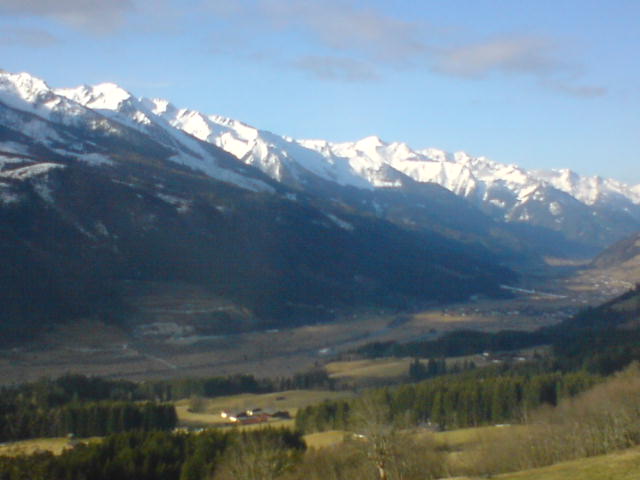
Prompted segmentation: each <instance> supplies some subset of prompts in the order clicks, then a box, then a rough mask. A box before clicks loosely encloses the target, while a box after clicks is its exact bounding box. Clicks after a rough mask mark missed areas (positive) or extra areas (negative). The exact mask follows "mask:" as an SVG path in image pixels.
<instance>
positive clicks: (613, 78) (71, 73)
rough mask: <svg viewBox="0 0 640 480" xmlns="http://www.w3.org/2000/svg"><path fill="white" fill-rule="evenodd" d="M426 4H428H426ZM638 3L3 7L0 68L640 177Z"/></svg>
mask: <svg viewBox="0 0 640 480" xmlns="http://www.w3.org/2000/svg"><path fill="white" fill-rule="evenodd" d="M416 3H417V5H416ZM638 18H640V2H637V1H635V0H612V1H610V2H602V1H596V0H582V1H578V0H556V1H550V0H539V1H538V2H511V1H507V0H449V1H447V2H440V1H436V0H425V1H423V2H414V1H410V0H395V1H382V0H371V1H356V0H323V1H318V0H316V1H311V0H236V1H233V2H230V1H225V0H188V1H181V2H178V1H177V0H156V1H151V0H110V1H109V2H103V1H91V0H58V1H56V2H51V1H49V0H0V58H1V61H0V68H4V69H6V70H8V71H27V72H30V73H32V74H34V75H36V76H39V77H42V78H43V79H45V80H46V81H47V82H48V83H49V84H51V86H53V87H72V86H75V85H78V84H80V83H87V84H94V83H100V82H105V81H113V82H115V83H118V84H119V85H121V86H122V87H124V88H126V89H128V90H130V91H131V92H132V93H134V94H135V95H140V96H147V97H161V98H166V99H168V100H170V101H172V102H173V103H175V104H176V105H177V106H180V107H188V108H193V109H196V110H199V111H202V112H204V113H207V114H221V115H224V116H228V117H231V118H235V119H238V120H241V121H244V122H247V123H249V124H252V125H254V126H256V127H258V128H261V129H266V130H271V131H273V132H275V133H278V134H281V135H287V136H291V137H293V138H324V139H327V140H330V141H347V140H355V139H358V138H362V137H364V136H367V135H371V134H375V135H379V136H380V137H382V138H383V139H385V140H387V141H404V142H407V143H408V144H409V145H411V146H412V147H413V148H415V149H418V148H424V147H436V148H441V149H444V150H448V151H456V150H465V151H467V152H469V153H470V154H472V155H484V156H487V157H490V158H491V159H493V160H496V161H499V162H503V163H515V164H519V165H522V166H524V167H526V168H563V167H568V168H571V169H573V170H576V171H578V172H580V173H583V174H588V175H594V174H599V175H602V176H609V177H613V178H617V179H619V180H622V181H624V182H626V183H631V184H632V183H640V168H638V167H637V163H638V160H639V159H638V151H640V115H639V113H638V112H640V109H639V108H638V107H640V101H639V100H640V82H638V77H639V73H640V61H639V60H638V59H637V57H638V56H637V53H636V52H637V51H638V49H640V32H639V30H640V29H638V28H637V19H638Z"/></svg>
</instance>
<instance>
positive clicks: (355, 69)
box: [291, 55, 378, 82]
mask: <svg viewBox="0 0 640 480" xmlns="http://www.w3.org/2000/svg"><path fill="white" fill-rule="evenodd" d="M291 66H293V67H294V68H297V69H300V70H302V71H305V72H307V73H309V74H311V75H313V76H315V77H318V78H321V79H323V80H338V81H345V82H359V81H368V80H375V79H376V78H378V75H377V74H376V72H375V70H374V69H373V68H372V67H371V66H370V65H369V64H367V63H365V62H362V61H359V60H355V59H351V58H341V57H329V56H317V55H309V56H305V57H301V58H299V59H297V60H295V61H293V62H292V63H291Z"/></svg>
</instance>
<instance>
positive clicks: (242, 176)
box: [0, 73, 640, 242]
mask: <svg viewBox="0 0 640 480" xmlns="http://www.w3.org/2000/svg"><path fill="white" fill-rule="evenodd" d="M0 102H3V103H5V104H6V105H7V106H9V107H11V108H14V109H18V110H22V111H26V112H29V113H32V114H34V115H37V116H39V117H42V118H44V119H45V120H47V121H48V122H54V123H56V122H57V123H62V124H65V125H76V124H79V123H81V122H85V123H88V124H89V125H91V128H94V129H116V130H117V129H118V128H120V126H122V127H124V128H131V129H135V130H137V131H138V132H141V133H143V134H145V135H147V136H149V137H150V138H152V139H153V140H154V141H156V142H159V143H160V144H162V145H164V146H165V147H167V148H169V149H170V150H172V151H173V152H175V153H174V155H173V156H171V157H170V160H171V161H174V162H176V163H180V164H183V165H185V166H188V167H189V168H193V169H196V170H199V171H202V172H204V173H206V174H208V175H210V176H211V177H214V178H217V179H220V180H222V181H225V182H229V183H233V184H236V185H238V186H241V187H243V188H248V189H251V190H266V191H271V190H272V187H271V186H270V185H268V184H266V183H265V182H263V181H262V180H260V179H259V178H256V177H255V175H252V174H251V173H250V169H249V170H247V169H246V167H244V168H245V169H244V170H243V169H242V168H240V167H241V166H242V163H239V162H238V163H237V166H236V167H233V166H231V167H230V164H229V163H228V162H227V163H226V164H225V165H222V164H220V162H219V159H218V158H217V156H216V153H215V152H216V150H215V149H214V150H212V147H209V145H206V144H211V145H213V146H215V147H218V148H219V149H222V150H224V151H226V152H228V153H229V154H231V155H233V156H235V157H237V158H238V159H240V160H241V161H242V162H243V163H244V164H246V165H250V166H253V167H257V168H258V169H260V170H261V171H262V172H264V173H266V174H267V175H268V176H270V177H271V178H273V179H275V180H276V181H278V182H282V183H286V184H289V185H291V186H295V187H297V188H303V189H304V188H305V186H306V185H308V184H309V183H310V182H313V181H315V180H317V179H322V180H323V181H326V182H331V183H334V184H338V185H341V186H350V187H356V188H359V189H366V190H369V191H371V190H375V189H381V188H383V189H386V190H397V191H403V189H404V188H408V187H409V186H411V185H412V184H415V183H416V182H417V183H435V184H438V185H440V186H442V187H444V188H446V189H448V190H450V191H452V192H454V193H456V194H457V195H459V196H461V197H464V198H466V199H468V200H469V201H470V202H471V203H473V204H474V205H476V206H478V207H479V208H481V209H482V210H483V211H485V212H486V213H488V214H490V215H491V216H492V217H493V218H495V219H499V220H504V221H508V222H526V223H531V224H534V225H538V226H543V227H545V228H551V229H553V230H558V231H564V230H566V229H567V228H570V229H572V231H573V232H574V233H575V234H576V235H587V234H586V233H584V232H594V231H596V230H598V229H600V230H601V231H602V232H607V231H609V232H615V231H616V229H619V228H623V227H621V226H624V224H625V222H626V223H629V222H630V221H631V222H638V225H637V227H638V228H640V185H636V186H628V185H625V184H623V183H621V182H618V181H615V180H611V179H602V178H599V177H584V176H580V175H579V174H577V173H575V172H572V171H570V170H566V169H564V170H550V171H542V170H526V169H524V168H521V167H518V166H516V165H507V164H501V163H498V162H494V161H492V160H490V159H488V158H485V157H473V156H470V155H468V154H466V153H464V152H456V153H453V154H452V153H447V152H444V151H442V150H438V149H434V148H427V149H422V150H414V149H412V148H411V147H409V146H408V145H407V144H406V143H401V142H392V143H387V142H384V141H383V140H381V139H380V138H379V137H376V136H370V137H366V138H363V139H361V140H358V141H355V142H342V143H332V142H328V141H326V140H295V139H292V138H289V137H285V136H279V135H277V134H274V133H271V132H268V131H265V130H260V129H258V128H255V127H253V126H250V125H247V124H245V123H242V122H240V121H237V120H233V119H230V118H225V117H221V116H216V115H205V114H203V113H200V112H197V111H194V110H188V109H180V108H177V107H175V106H174V105H172V104H171V103H170V102H169V101H167V100H161V99H153V100H150V99H141V98H136V97H134V96H133V95H132V94H131V93H129V92H127V91H126V90H124V89H122V88H121V87H119V86H118V85H115V84H113V83H103V84H99V85H95V86H80V87H76V88H65V89H57V90H51V89H50V88H49V87H48V86H47V85H46V83H44V82H43V81H42V80H39V79H37V78H34V77H31V76H30V75H28V74H24V73H22V74H6V73H2V74H0ZM39 129H40V130H41V131H38V130H39ZM22 131H23V132H27V133H28V134H29V135H31V136H33V137H38V138H40V141H41V142H42V143H54V144H56V145H57V146H58V147H57V148H58V149H60V148H62V147H63V146H65V145H66V146H67V147H65V148H67V150H70V149H71V148H70V147H69V145H70V144H69V142H68V139H67V138H57V137H56V136H58V137H59V134H58V132H57V131H56V130H55V129H52V128H51V126H50V125H46V124H37V123H34V122H30V123H29V122H25V123H24V125H23V126H22ZM0 150H2V144H0ZM71 150H72V149H71ZM58 151H60V150H58ZM80 153H103V152H76V154H77V155H79V154H80ZM84 159H85V161H88V160H89V158H88V157H85V158H84ZM610 212H616V218H615V219H614V220H615V222H616V223H615V225H614V224H612V223H611V222H612V221H614V220H611V219H608V218H607V215H608V213H610ZM576 219H580V220H579V221H578V220H576ZM585 222H586V223H585ZM587 224H588V225H587ZM635 227H636V225H635V224H629V225H628V226H627V227H624V228H623V229H626V230H629V229H633V228H635ZM589 235H590V234H589ZM603 235H604V237H602V239H601V242H606V241H608V240H607V239H608V237H607V235H608V234H603ZM611 235H613V236H615V235H616V234H615V233H611Z"/></svg>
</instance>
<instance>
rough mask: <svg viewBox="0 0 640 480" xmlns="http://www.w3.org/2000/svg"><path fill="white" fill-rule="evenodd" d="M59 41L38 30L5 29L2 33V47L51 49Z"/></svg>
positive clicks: (0, 32) (0, 40) (0, 34)
mask: <svg viewBox="0 0 640 480" xmlns="http://www.w3.org/2000/svg"><path fill="white" fill-rule="evenodd" d="M58 42H59V39H58V38H57V37H55V36H54V35H52V34H50V33H49V32H47V31H45V30H40V29H37V28H18V27H4V28H3V29H2V31H0V46H10V47H14V46H20V47H32V48H38V47H49V46H51V45H54V44H56V43H58Z"/></svg>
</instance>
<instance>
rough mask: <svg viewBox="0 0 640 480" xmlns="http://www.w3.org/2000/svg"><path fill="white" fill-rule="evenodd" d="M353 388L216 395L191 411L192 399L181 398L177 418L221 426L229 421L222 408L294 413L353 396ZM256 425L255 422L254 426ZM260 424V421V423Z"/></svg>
mask: <svg viewBox="0 0 640 480" xmlns="http://www.w3.org/2000/svg"><path fill="white" fill-rule="evenodd" d="M352 395H353V394H352V393H350V392H332V391H325V390H290V391H286V392H276V393H264V394H252V393H245V394H241V395H230V396H226V397H216V398H213V399H203V402H202V403H203V405H202V407H203V408H202V409H201V411H200V412H197V413H196V412H191V411H189V406H190V400H180V401H179V402H176V411H177V413H178V421H179V424H180V425H182V426H192V427H206V426H216V425H217V426H220V425H224V424H226V423H228V422H227V420H226V419H224V418H222V417H221V416H220V412H222V411H223V410H225V411H228V412H232V413H236V412H239V411H242V410H247V409H251V408H261V409H263V410H265V409H266V410H286V411H288V412H289V413H290V415H291V416H292V417H295V414H296V412H297V411H298V409H300V408H304V407H306V406H308V405H312V404H316V403H320V402H322V401H323V400H335V399H338V398H347V397H350V396H352ZM272 424H273V425H274V426H292V425H293V420H278V421H273V422H269V425H272ZM252 427H253V428H255V426H252ZM258 427H259V425H258Z"/></svg>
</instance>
